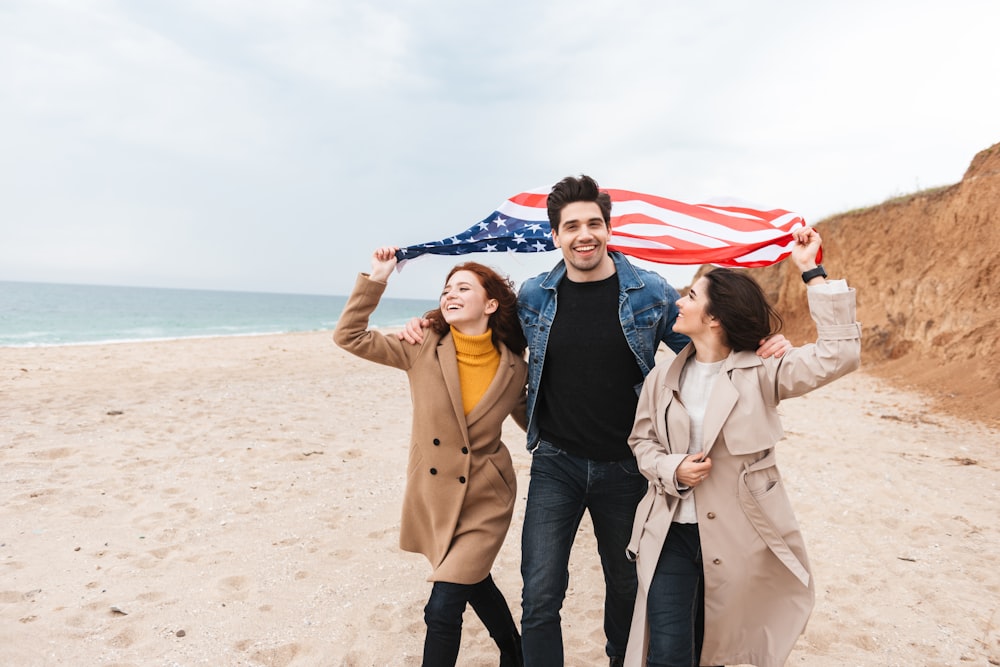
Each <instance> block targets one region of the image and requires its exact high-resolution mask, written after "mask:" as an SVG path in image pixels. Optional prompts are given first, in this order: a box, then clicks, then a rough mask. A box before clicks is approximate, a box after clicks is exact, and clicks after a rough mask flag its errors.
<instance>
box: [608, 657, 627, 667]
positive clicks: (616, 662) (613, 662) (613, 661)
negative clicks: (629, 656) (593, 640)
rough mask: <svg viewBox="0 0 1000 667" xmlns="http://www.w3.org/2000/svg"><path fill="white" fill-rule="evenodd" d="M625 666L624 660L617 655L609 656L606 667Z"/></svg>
mask: <svg viewBox="0 0 1000 667" xmlns="http://www.w3.org/2000/svg"><path fill="white" fill-rule="evenodd" d="M624 665H625V658H624V657H622V656H618V655H613V656H611V662H610V663H609V666H608V667H623V666H624Z"/></svg>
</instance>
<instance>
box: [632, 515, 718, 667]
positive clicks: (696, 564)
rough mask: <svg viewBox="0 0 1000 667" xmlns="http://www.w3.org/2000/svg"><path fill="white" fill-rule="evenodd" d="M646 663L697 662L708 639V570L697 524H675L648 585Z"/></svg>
mask: <svg viewBox="0 0 1000 667" xmlns="http://www.w3.org/2000/svg"><path fill="white" fill-rule="evenodd" d="M646 610H647V613H648V615H649V616H648V619H649V653H648V655H647V658H646V667H697V666H698V665H700V664H701V646H702V641H703V640H704V638H705V575H704V570H703V569H702V560H701V538H700V537H699V534H698V524H696V523H674V524H671V525H670V531H669V532H668V533H667V540H666V542H665V543H664V544H663V550H662V551H661V552H660V559H659V560H658V561H657V563H656V571H655V572H654V574H653V581H652V582H650V585H649V599H648V602H647V607H646Z"/></svg>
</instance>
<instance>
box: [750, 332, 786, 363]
mask: <svg viewBox="0 0 1000 667" xmlns="http://www.w3.org/2000/svg"><path fill="white" fill-rule="evenodd" d="M790 349H792V344H791V343H790V342H789V341H788V339H787V338H785V337H784V336H783V335H781V334H775V335H773V336H771V337H770V338H765V339H764V340H762V341H760V347H758V348H757V356H758V357H761V358H763V359H767V358H768V357H774V358H775V359H781V358H782V357H783V356H785V353H786V352H788V351H789V350H790Z"/></svg>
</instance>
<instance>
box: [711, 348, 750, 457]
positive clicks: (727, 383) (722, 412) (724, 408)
mask: <svg viewBox="0 0 1000 667" xmlns="http://www.w3.org/2000/svg"><path fill="white" fill-rule="evenodd" d="M762 363H763V362H762V361H761V359H760V357H758V356H757V354H756V353H755V352H730V353H729V356H728V357H726V363H724V364H723V365H722V370H721V371H720V372H719V376H718V377H717V378H716V380H715V385H713V387H712V394H711V396H709V399H708V409H707V410H706V411H705V421H704V423H703V424H702V434H703V435H704V436H705V439H704V448H705V452H706V453H707V452H708V451H710V450H711V449H712V445H713V444H715V442H716V441H717V440H718V438H719V432H720V431H721V430H722V427H723V426H725V424H726V420H727V419H729V414H730V413H731V412H732V411H733V408H734V407H735V406H736V402H737V401H738V400H739V399H740V392H739V391H738V390H737V388H736V385H735V384H733V371H734V370H735V371H739V370H740V369H744V368H752V367H754V366H760V365H761V364H762Z"/></svg>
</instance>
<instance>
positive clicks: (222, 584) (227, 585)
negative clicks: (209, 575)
mask: <svg viewBox="0 0 1000 667" xmlns="http://www.w3.org/2000/svg"><path fill="white" fill-rule="evenodd" d="M247 582H248V580H247V578H246V577H243V576H239V575H235V576H232V577H224V578H222V579H220V580H219V582H218V583H217V584H216V585H217V586H218V588H219V590H221V591H222V592H223V593H226V594H227V595H228V596H229V599H230V600H238V601H241V602H242V601H245V600H246V599H247V595H248V591H247V587H248V586H247Z"/></svg>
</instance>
